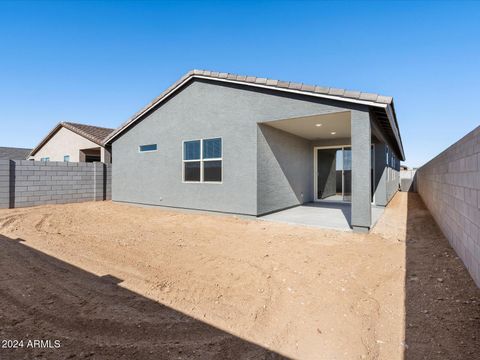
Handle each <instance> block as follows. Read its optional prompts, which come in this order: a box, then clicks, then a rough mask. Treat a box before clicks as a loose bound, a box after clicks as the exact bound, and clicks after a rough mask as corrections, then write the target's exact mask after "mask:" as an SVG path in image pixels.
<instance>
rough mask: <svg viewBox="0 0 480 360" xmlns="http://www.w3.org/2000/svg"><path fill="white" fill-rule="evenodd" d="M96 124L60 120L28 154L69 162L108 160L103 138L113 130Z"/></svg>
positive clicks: (38, 157) (108, 150) (107, 151)
mask: <svg viewBox="0 0 480 360" xmlns="http://www.w3.org/2000/svg"><path fill="white" fill-rule="evenodd" d="M113 130H114V129H108V128H103V127H98V126H92V125H85V124H76V123H71V122H61V123H59V124H58V125H57V126H55V127H54V128H53V129H52V131H50V132H49V133H48V135H47V136H46V137H45V138H44V139H43V140H42V141H41V142H40V144H38V145H37V146H36V147H35V148H34V149H33V150H32V152H31V153H30V156H29V159H30V160H37V161H70V162H94V161H101V162H104V163H110V162H111V152H110V149H109V148H108V147H107V148H106V147H105V146H104V145H103V140H104V139H105V138H106V137H107V136H108V135H109V134H111V133H112V132H113Z"/></svg>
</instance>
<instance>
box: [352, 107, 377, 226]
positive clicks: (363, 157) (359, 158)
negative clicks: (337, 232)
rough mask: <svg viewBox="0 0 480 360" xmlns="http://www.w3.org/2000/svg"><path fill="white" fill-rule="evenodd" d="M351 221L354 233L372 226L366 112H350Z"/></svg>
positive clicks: (367, 120) (368, 137) (369, 140)
mask: <svg viewBox="0 0 480 360" xmlns="http://www.w3.org/2000/svg"><path fill="white" fill-rule="evenodd" d="M351 139H352V219H351V224H352V228H353V230H354V231H362V232H366V231H368V230H369V229H370V226H371V224H372V206H371V201H370V199H371V195H370V176H371V170H370V168H371V154H370V151H371V150H370V148H371V128H370V114H369V112H368V111H359V110H352V111H351Z"/></svg>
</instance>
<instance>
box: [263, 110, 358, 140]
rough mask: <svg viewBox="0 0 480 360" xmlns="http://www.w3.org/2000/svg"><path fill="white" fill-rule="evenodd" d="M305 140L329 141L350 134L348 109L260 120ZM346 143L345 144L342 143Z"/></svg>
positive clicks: (345, 137) (343, 137)
mask: <svg viewBox="0 0 480 360" xmlns="http://www.w3.org/2000/svg"><path fill="white" fill-rule="evenodd" d="M261 124H265V125H269V126H271V127H274V128H277V129H279V130H282V131H285V132H288V133H290V134H293V135H296V136H299V137H302V138H304V139H307V140H312V141H315V140H318V141H323V140H325V141H330V140H333V139H349V138H350V136H351V114H350V111H341V112H334V113H328V114H321V115H312V116H304V117H296V118H288V119H281V120H272V121H266V122H262V123H261ZM344 145H346V144H344Z"/></svg>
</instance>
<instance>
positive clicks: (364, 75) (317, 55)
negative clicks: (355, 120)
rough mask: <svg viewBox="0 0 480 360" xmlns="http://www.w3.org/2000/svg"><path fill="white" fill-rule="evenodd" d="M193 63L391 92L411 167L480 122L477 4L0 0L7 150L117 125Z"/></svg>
mask: <svg viewBox="0 0 480 360" xmlns="http://www.w3.org/2000/svg"><path fill="white" fill-rule="evenodd" d="M191 69H206V70H214V71H221V72H230V73H235V74H246V75H254V76H259V77H268V78H273V79H280V80H287V81H295V82H303V83H307V84H316V85H321V86H331V87H338V88H346V89H351V90H360V91H365V92H373V93H378V94H382V95H389V96H393V97H394V103H395V109H396V112H397V118H398V122H399V126H400V132H401V136H402V140H403V145H404V148H405V153H406V157H407V160H406V162H405V163H406V164H407V165H409V166H420V165H422V164H424V163H425V162H427V161H428V160H430V159H431V158H433V157H434V156H436V155H437V154H438V153H440V152H441V151H442V150H444V149H445V148H447V147H448V146H449V145H451V144H453V143H454V142H456V141H457V140H458V139H460V138H461V137H463V136H464V135H465V134H467V133H468V132H470V131H471V130H473V129H474V128H475V127H477V126H478V125H479V124H480V111H479V104H480V2H460V1H454V2H413V1H410V2H409V1H401V2H387V1H383V2H380V1H372V2H361V1H345V2H341V1H335V2H320V1H319V2H314V1H309V2H301V1H295V2H288V1H236V2H234V1H193V2H186V1H175V2H173V1H169V2H162V1H134V2H129V1H117V2H114V1H84V2H75V1H70V2H60V1H55V2H46V1H35V2H19V1H17V2H8V1H1V2H0V146H16V147H34V146H35V145H37V144H38V142H39V141H40V140H41V139H42V138H43V137H44V136H45V135H46V134H47V133H48V132H49V131H50V129H51V128H53V127H54V126H55V124H57V123H58V122H60V121H72V122H79V123H86V124H94V125H98V126H105V127H113V128H115V127H117V126H119V125H120V124H121V123H123V122H124V121H126V120H127V119H129V118H130V117H131V116H132V115H133V114H134V113H135V112H137V111H138V110H140V109H141V108H142V107H143V106H145V105H146V104H147V103H149V102H150V101H151V100H152V99H153V98H155V97H156V96H158V95H159V94H160V93H161V92H162V91H163V90H164V89H166V88H167V87H168V86H169V85H171V84H172V83H173V82H175V81H176V80H177V79H178V78H179V77H181V76H182V75H183V74H184V73H186V72H187V71H188V70H191Z"/></svg>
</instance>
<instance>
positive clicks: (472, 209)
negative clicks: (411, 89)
mask: <svg viewBox="0 0 480 360" xmlns="http://www.w3.org/2000/svg"><path fill="white" fill-rule="evenodd" d="M416 176H417V179H416V181H417V190H418V193H419V194H420V196H421V197H422V199H423V201H424V202H425V204H426V205H427V207H428V209H429V210H430V212H431V214H432V215H433V217H434V218H435V220H436V222H437V223H438V225H439V226H440V228H441V229H442V231H443V233H444V234H445V236H446V237H447V238H448V240H449V241H450V244H451V245H452V247H453V248H454V249H455V251H456V252H457V254H458V255H459V256H460V258H461V259H462V260H463V262H464V264H465V266H466V267H467V269H468V271H469V272H470V274H471V275H472V277H473V279H474V280H475V283H476V284H477V286H479V287H480V126H479V127H477V128H476V129H475V130H473V131H472V132H471V133H469V134H468V135H466V136H465V137H464V138H462V139H461V140H459V141H458V142H456V143H455V144H453V145H452V146H450V147H449V148H448V149H446V150H445V151H444V152H442V153H441V154H440V155H438V156H437V157H435V158H434V159H433V160H431V161H430V162H428V163H427V164H425V165H424V166H422V167H421V168H420V169H418V171H417V175H416Z"/></svg>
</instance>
